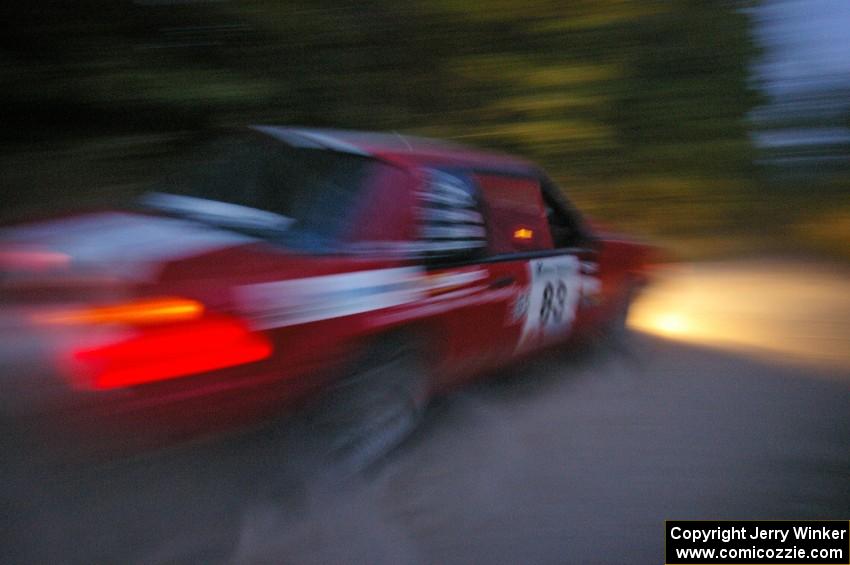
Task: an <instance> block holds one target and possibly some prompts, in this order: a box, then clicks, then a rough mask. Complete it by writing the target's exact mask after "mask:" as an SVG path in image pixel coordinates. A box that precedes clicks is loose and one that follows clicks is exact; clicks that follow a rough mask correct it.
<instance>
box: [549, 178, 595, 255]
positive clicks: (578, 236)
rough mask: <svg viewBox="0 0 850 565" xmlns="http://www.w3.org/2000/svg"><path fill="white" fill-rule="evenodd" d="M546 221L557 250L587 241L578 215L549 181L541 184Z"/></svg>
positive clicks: (558, 189)
mask: <svg viewBox="0 0 850 565" xmlns="http://www.w3.org/2000/svg"><path fill="white" fill-rule="evenodd" d="M541 187H542V189H543V202H544V204H545V206H546V221H547V223H548V224H549V231H550V232H551V234H552V243H553V245H554V246H555V248H557V249H560V248H565V247H577V246H579V245H581V244H583V243H585V241H586V240H587V236H586V233H585V230H584V228H583V226H582V223H581V218H580V217H579V215H578V213H577V212H576V211H575V210H574V209H573V208H572V206H571V205H570V204H569V202H568V201H567V200H566V198H565V197H564V196H563V194H562V192H561V190H560V188H558V186H557V185H556V184H555V183H553V182H552V181H551V180H549V179H545V178H544V179H543V181H542V182H541Z"/></svg>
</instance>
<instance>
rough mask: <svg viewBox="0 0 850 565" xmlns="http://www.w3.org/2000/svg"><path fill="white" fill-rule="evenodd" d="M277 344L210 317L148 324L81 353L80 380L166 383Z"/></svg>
mask: <svg viewBox="0 0 850 565" xmlns="http://www.w3.org/2000/svg"><path fill="white" fill-rule="evenodd" d="M271 352H272V346H271V344H270V343H269V341H268V340H267V339H266V338H265V336H263V335H262V334H258V333H256V332H253V331H251V330H250V329H249V328H248V327H246V326H245V325H244V324H243V323H242V322H240V321H238V320H233V319H230V318H223V317H208V318H202V319H199V320H196V321H191V322H184V323H179V324H174V325H169V326H161V327H152V328H145V329H143V330H141V331H140V333H138V334H136V335H134V336H132V337H130V338H126V339H124V340H122V341H119V342H117V343H111V344H108V345H103V346H100V347H94V348H91V349H84V350H79V351H75V352H74V353H73V354H72V355H71V361H72V367H71V370H72V374H73V378H74V383H75V384H76V385H77V386H79V387H81V388H88V389H96V390H104V389H113V388H121V387H128V386H134V385H139V384H144V383H151V382H156V381H164V380H169V379H176V378H180V377H187V376H190V375H195V374H198V373H205V372H207V371H213V370H216V369H224V368H226V367H233V366H236V365H243V364H246V363H252V362H255V361H260V360H262V359H265V358H267V357H269V355H271Z"/></svg>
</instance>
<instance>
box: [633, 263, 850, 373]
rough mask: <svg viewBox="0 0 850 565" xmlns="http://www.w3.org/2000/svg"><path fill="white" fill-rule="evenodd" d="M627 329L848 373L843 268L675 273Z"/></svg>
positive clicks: (848, 281)
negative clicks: (843, 370)
mask: <svg viewBox="0 0 850 565" xmlns="http://www.w3.org/2000/svg"><path fill="white" fill-rule="evenodd" d="M629 325H630V326H631V327H632V328H634V329H637V330H641V331H645V332H648V333H653V334H657V335H660V336H663V337H667V338H670V339H676V340H682V341H687V342H692V343H702V344H707V345H712V346H719V347H722V348H726V349H734V350H738V351H746V352H749V353H752V354H755V355H759V356H766V357H770V358H777V357H778V358H782V359H784V360H787V361H798V362H805V363H814V364H818V365H824V366H831V367H835V368H847V367H850V348H848V347H847V336H849V335H850V277H848V273H847V272H846V267H827V266H823V265H817V266H813V265H809V264H807V263H802V264H800V263H788V262H783V261H758V262H753V261H751V262H749V263H746V264H745V263H742V262H728V263H703V264H692V265H688V266H683V267H679V268H678V269H675V268H674V269H670V270H668V271H667V272H666V273H664V274H662V275H661V276H660V280H659V281H658V283H657V284H656V285H654V286H652V287H651V288H650V289H649V290H648V291H647V293H646V294H645V295H644V296H642V297H641V299H640V300H638V302H637V303H636V304H635V305H634V308H633V310H632V312H631V315H630V316H629Z"/></svg>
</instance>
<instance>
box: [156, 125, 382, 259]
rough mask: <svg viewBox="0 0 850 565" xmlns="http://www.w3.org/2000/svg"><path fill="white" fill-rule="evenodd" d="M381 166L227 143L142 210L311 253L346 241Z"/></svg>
mask: <svg viewBox="0 0 850 565" xmlns="http://www.w3.org/2000/svg"><path fill="white" fill-rule="evenodd" d="M383 166H385V165H382V164H381V163H379V162H377V161H375V160H373V159H370V158H368V157H362V156H358V155H350V154H347V153H339V152H334V151H327V150H321V149H306V148H296V147H291V146H288V145H286V144H283V143H280V142H278V141H276V140H272V139H266V138H264V137H262V136H261V135H245V136H237V137H228V138H225V139H220V140H217V141H215V142H213V143H211V144H209V145H208V146H207V147H205V148H204V149H202V150H201V151H200V152H198V154H197V155H196V156H195V157H194V158H193V159H192V165H191V166H189V167H187V168H185V169H184V170H183V171H180V172H179V173H177V174H175V175H172V176H170V177H168V178H167V179H165V180H163V181H161V182H159V183H157V184H156V185H155V186H154V187H152V188H153V191H154V192H155V193H157V194H155V195H154V196H153V197H151V196H148V197H146V198H145V199H144V201H143V202H144V204H145V205H147V206H150V207H154V208H157V209H160V210H163V211H166V212H169V213H174V214H178V215H182V216H187V217H191V218H193V219H196V220H200V221H204V222H206V223H212V224H216V225H219V226H222V227H227V228H231V229H241V230H242V231H249V232H251V233H254V234H257V235H263V236H267V237H269V236H270V237H275V238H285V239H286V243H287V244H288V245H293V244H294V245H296V246H297V245H301V246H308V247H316V246H322V245H329V244H332V243H333V242H335V241H338V240H339V238H341V237H342V236H343V235H344V234H345V233H346V231H347V228H348V227H349V225H348V224H349V221H350V219H351V217H352V214H351V211H352V210H353V209H354V208H355V204H356V202H357V201H358V196H359V195H360V193H361V192H362V191H363V189H364V187H365V186H366V185H367V184H368V182H369V180H370V179H371V178H372V177H373V176H374V175H375V173H376V172H377V171H376V169H377V168H379V167H383ZM169 195H174V196H176V197H177V198H169ZM187 197H190V198H187Z"/></svg>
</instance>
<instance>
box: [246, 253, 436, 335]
mask: <svg viewBox="0 0 850 565" xmlns="http://www.w3.org/2000/svg"><path fill="white" fill-rule="evenodd" d="M423 274H424V271H423V270H422V269H419V268H416V267H403V268H397V269H378V270H372V271H361V272H357V273H343V274H339V275H326V276H319V277H307V278H303V279H296V280H289V281H277V282H268V283H259V284H252V285H246V286H242V287H239V288H238V289H236V300H237V302H238V304H239V305H240V307H241V309H242V310H243V311H244V313H245V314H247V315H248V316H249V318H251V320H252V322H253V324H254V325H255V326H256V327H258V329H268V328H275V327H281V326H290V325H295V324H305V323H308V322H315V321H318V320H326V319H329V318H339V317H342V316H350V315H352V314H361V313H363V312H370V311H373V310H380V309H383V308H390V307H393V306H400V305H402V304H408V303H411V302H415V301H417V300H421V299H423V298H424V297H425V296H426V286H425V285H424V284H423V282H424V278H423Z"/></svg>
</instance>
